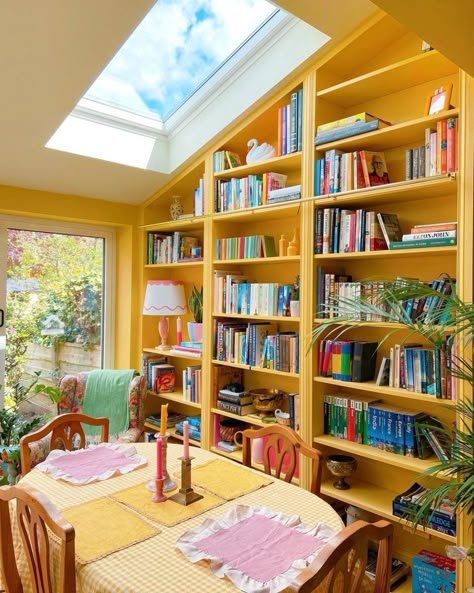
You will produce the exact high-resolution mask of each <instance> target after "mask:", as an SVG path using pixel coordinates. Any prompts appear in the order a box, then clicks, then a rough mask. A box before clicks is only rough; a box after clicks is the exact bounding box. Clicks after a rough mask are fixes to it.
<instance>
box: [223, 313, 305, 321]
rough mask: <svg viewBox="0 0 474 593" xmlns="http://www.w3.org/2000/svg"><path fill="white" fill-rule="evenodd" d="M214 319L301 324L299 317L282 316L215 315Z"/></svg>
mask: <svg viewBox="0 0 474 593" xmlns="http://www.w3.org/2000/svg"><path fill="white" fill-rule="evenodd" d="M212 316H213V317H216V318H221V317H222V318H226V319H244V320H246V321H280V322H285V323H286V322H290V323H299V321H300V318H299V317H282V316H281V315H242V314H240V313H213V314H212Z"/></svg>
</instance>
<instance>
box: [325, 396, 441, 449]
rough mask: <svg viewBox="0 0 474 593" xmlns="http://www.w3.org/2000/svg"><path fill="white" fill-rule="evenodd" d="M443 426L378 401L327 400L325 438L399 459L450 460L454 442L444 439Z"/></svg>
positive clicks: (366, 398)
mask: <svg viewBox="0 0 474 593" xmlns="http://www.w3.org/2000/svg"><path fill="white" fill-rule="evenodd" d="M439 426H440V423H439V421H438V419H437V418H434V417H429V416H428V415H427V414H425V413H423V412H416V411H414V410H410V409H408V408H403V407H401V406H394V405H391V404H387V403H384V402H382V401H380V400H379V399H378V398H376V397H370V396H366V397H364V396H358V397H356V398H351V397H348V396H346V395H344V394H336V395H332V394H326V395H325V396H324V432H325V434H329V435H331V436H333V437H335V438H338V439H343V440H347V441H351V442H353V443H359V444H362V445H369V446H370V447H375V448H377V449H381V450H383V451H387V452H389V453H395V454H396V455H403V456H406V457H418V458H419V459H427V458H429V457H432V456H433V454H435V455H436V456H437V457H438V458H441V456H442V458H443V459H447V458H448V457H449V456H450V455H451V442H450V441H449V440H447V439H446V438H445V437H442V436H441V435H442V434H443V433H442V432H441V431H440V430H439V429H438V427H439Z"/></svg>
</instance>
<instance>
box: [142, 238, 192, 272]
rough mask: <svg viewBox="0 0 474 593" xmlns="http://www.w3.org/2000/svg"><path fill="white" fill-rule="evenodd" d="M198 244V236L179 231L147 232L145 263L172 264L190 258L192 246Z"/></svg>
mask: <svg viewBox="0 0 474 593" xmlns="http://www.w3.org/2000/svg"><path fill="white" fill-rule="evenodd" d="M198 246H199V238H198V237H193V236H190V235H185V234H183V233H181V232H179V231H175V232H174V233H162V232H155V231H150V232H149V233H147V263H148V264H172V263H176V262H179V261H183V260H184V261H186V260H187V259H190V258H192V256H193V248H195V247H198Z"/></svg>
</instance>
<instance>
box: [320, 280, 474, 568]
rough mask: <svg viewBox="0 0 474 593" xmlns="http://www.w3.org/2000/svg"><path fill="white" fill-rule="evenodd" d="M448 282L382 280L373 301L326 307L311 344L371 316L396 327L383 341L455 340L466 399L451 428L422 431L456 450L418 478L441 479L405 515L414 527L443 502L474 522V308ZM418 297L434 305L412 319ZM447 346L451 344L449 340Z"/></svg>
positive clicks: (456, 369) (467, 553)
mask: <svg viewBox="0 0 474 593" xmlns="http://www.w3.org/2000/svg"><path fill="white" fill-rule="evenodd" d="M446 279H447V281H448V283H449V284H450V285H451V287H452V288H453V290H452V291H451V292H449V291H448V293H442V292H439V291H438V290H435V289H434V288H431V287H430V286H427V285H426V284H425V283H423V282H421V281H416V280H403V281H400V280H397V281H385V282H384V283H383V285H382V287H381V288H380V289H379V290H378V292H377V295H376V298H375V299H374V295H369V296H367V297H364V296H362V297H360V298H357V299H355V298H354V299H340V300H339V301H338V302H337V303H333V304H331V305H328V306H327V307H326V309H330V310H331V309H332V313H333V314H334V315H335V317H333V318H332V319H327V320H326V319H324V320H321V321H320V322H319V323H318V324H317V325H316V326H315V327H314V329H313V333H312V340H311V346H313V345H314V344H315V343H316V341H317V340H318V339H320V338H322V336H325V337H327V336H328V335H332V336H333V337H335V339H337V338H339V337H340V336H341V335H342V334H344V333H345V332H347V331H349V330H350V329H352V328H353V327H354V326H357V325H358V324H362V323H365V322H363V321H358V320H360V319H367V315H373V314H375V315H377V316H378V317H377V318H378V319H380V320H381V321H383V322H385V323H386V322H394V324H396V325H394V328H393V329H391V330H389V331H388V332H387V333H386V335H385V338H384V339H387V338H388V337H389V336H392V335H393V334H394V333H395V332H399V331H404V332H405V339H407V338H408V337H409V336H413V334H417V335H421V336H424V337H425V338H426V339H427V340H429V341H430V342H431V343H432V344H433V345H434V346H435V347H438V348H441V347H442V344H443V340H444V336H445V335H446V334H447V333H449V334H450V335H451V336H452V337H453V338H455V340H456V341H457V348H456V351H454V350H452V351H451V352H450V358H451V361H452V368H451V373H452V375H453V376H454V377H456V378H457V379H459V380H460V381H461V382H463V383H464V387H467V389H466V390H465V391H466V392H468V394H469V397H462V398H460V399H459V401H458V402H457V403H456V404H455V406H454V410H455V412H456V414H457V418H458V422H457V425H456V426H455V427H454V428H453V427H451V426H450V427H445V428H439V427H438V426H436V427H435V426H432V425H431V426H430V425H429V424H426V428H429V429H431V430H435V431H439V432H440V433H442V435H443V436H444V437H445V438H446V439H449V440H450V441H451V443H453V444H454V446H453V447H452V448H451V455H450V457H449V459H446V460H445V461H442V462H439V463H436V464H435V465H433V466H431V467H430V468H429V469H427V470H426V471H424V472H423V473H422V474H421V476H425V477H428V478H430V477H432V478H433V477H443V478H444V479H443V480H438V481H436V483H433V485H432V486H431V484H430V486H431V487H428V488H427V489H426V490H425V491H424V492H423V493H422V494H421V495H420V497H419V499H418V500H417V506H416V508H415V509H414V510H413V511H412V512H411V514H410V515H409V516H408V520H409V521H410V522H411V524H412V525H413V527H416V526H418V525H425V526H426V525H428V524H429V518H430V515H431V513H432V510H433V509H434V508H438V507H439V506H440V505H441V504H442V503H443V501H445V500H446V499H449V500H450V506H451V507H452V508H454V510H455V511H456V512H457V513H460V512H465V513H467V514H468V516H470V517H471V521H472V520H474V519H473V518H474V514H473V512H474V456H473V452H474V403H473V401H472V389H473V387H474V366H473V364H472V362H471V360H470V356H469V353H470V352H471V351H472V341H473V339H474V304H473V303H466V302H463V301H462V300H461V299H460V298H459V297H458V296H457V295H456V292H455V284H454V282H453V281H452V280H451V279H450V278H449V277H448V276H445V281H446ZM420 299H436V307H434V308H432V309H430V310H429V311H427V312H424V313H422V314H421V315H420V316H418V317H417V318H414V316H413V314H410V313H409V306H407V305H408V304H409V303H410V302H413V301H415V302H416V301H417V300H418V302H419V300H420ZM368 318H371V317H368ZM335 321H337V323H335ZM407 330H408V332H407ZM450 343H451V344H452V343H453V340H452V339H451V340H450ZM451 409H452V407H451ZM446 478H447V479H446ZM457 550H458V553H459V555H460V556H462V555H463V554H464V557H468V558H471V559H472V558H474V546H470V547H469V548H468V549H459V548H457ZM459 550H461V551H459Z"/></svg>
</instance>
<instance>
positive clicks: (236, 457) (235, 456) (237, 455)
mask: <svg viewBox="0 0 474 593" xmlns="http://www.w3.org/2000/svg"><path fill="white" fill-rule="evenodd" d="M211 451H214V453H219V455H222V456H223V457H228V458H229V459H232V460H233V461H238V462H239V463H242V449H237V450H236V451H224V449H221V448H220V447H211Z"/></svg>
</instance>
